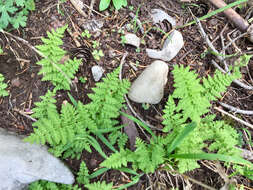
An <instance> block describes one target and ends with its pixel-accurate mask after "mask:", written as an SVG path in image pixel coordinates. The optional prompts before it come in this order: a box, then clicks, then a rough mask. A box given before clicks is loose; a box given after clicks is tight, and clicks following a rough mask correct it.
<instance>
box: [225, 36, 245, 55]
mask: <svg viewBox="0 0 253 190" xmlns="http://www.w3.org/2000/svg"><path fill="white" fill-rule="evenodd" d="M246 35H247V32H244V33H242V34H240V35H239V36H237V37H236V38H234V39H233V40H231V41H230V42H229V43H228V44H227V45H226V46H225V47H224V51H225V50H226V49H227V48H228V47H229V46H230V45H231V44H233V43H235V41H236V40H238V39H240V38H242V37H244V36H246Z"/></svg>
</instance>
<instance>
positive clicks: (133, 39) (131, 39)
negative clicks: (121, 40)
mask: <svg viewBox="0 0 253 190" xmlns="http://www.w3.org/2000/svg"><path fill="white" fill-rule="evenodd" d="M125 39H126V41H125V43H126V44H129V45H132V46H135V47H137V48H138V47H140V44H141V40H140V38H139V37H137V36H136V35H135V34H132V33H127V34H126V35H125Z"/></svg>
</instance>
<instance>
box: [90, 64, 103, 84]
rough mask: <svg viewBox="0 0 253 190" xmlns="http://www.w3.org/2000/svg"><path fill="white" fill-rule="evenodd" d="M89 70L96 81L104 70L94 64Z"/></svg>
mask: <svg viewBox="0 0 253 190" xmlns="http://www.w3.org/2000/svg"><path fill="white" fill-rule="evenodd" d="M91 72H92V76H93V78H94V80H95V81H96V82H97V81H99V80H100V79H101V78H102V76H103V73H104V72H105V71H104V69H103V68H102V67H100V66H98V65H95V66H93V67H92V68H91Z"/></svg>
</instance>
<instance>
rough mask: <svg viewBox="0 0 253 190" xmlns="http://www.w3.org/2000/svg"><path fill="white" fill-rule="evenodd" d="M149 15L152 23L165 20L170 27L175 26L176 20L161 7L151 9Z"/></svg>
mask: <svg viewBox="0 0 253 190" xmlns="http://www.w3.org/2000/svg"><path fill="white" fill-rule="evenodd" d="M151 17H152V19H153V22H154V24H156V23H159V22H162V21H163V20H167V21H168V22H169V23H170V24H171V26H172V27H174V26H176V20H175V19H174V18H173V17H171V16H169V15H168V14H167V13H166V12H164V11H163V10H161V9H152V10H151Z"/></svg>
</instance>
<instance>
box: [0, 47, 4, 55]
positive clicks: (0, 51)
mask: <svg viewBox="0 0 253 190" xmlns="http://www.w3.org/2000/svg"><path fill="white" fill-rule="evenodd" d="M3 53H4V51H3V49H2V48H1V47H0V55H1V54H3Z"/></svg>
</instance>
